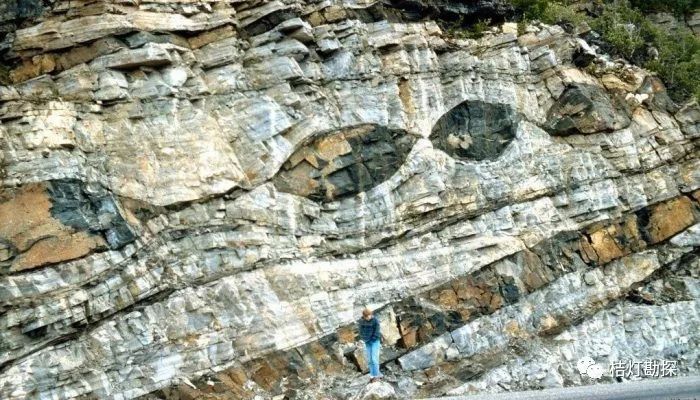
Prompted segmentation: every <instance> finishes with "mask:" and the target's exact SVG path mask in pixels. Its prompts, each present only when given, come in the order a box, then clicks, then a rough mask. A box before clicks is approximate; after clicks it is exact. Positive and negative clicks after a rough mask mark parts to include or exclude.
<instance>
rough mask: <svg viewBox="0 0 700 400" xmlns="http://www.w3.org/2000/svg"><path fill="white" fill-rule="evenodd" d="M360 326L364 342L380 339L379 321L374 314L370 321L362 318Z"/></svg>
mask: <svg viewBox="0 0 700 400" xmlns="http://www.w3.org/2000/svg"><path fill="white" fill-rule="evenodd" d="M358 327H359V330H360V338H361V339H362V341H363V342H365V343H369V342H374V341H375V340H379V321H377V317H375V316H372V318H371V319H370V320H369V321H367V320H366V319H364V318H360V321H359V322H358Z"/></svg>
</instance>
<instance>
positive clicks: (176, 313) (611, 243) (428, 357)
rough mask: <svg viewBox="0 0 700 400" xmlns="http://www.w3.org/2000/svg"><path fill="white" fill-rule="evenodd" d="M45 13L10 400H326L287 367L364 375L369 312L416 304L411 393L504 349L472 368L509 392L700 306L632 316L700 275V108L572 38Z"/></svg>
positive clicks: (7, 374) (17, 50)
mask: <svg viewBox="0 0 700 400" xmlns="http://www.w3.org/2000/svg"><path fill="white" fill-rule="evenodd" d="M13 4H14V3H13ZM37 4H38V3H37ZM42 4H50V5H48V6H47V7H46V8H45V9H44V8H43V6H40V5H37V8H34V9H31V10H29V11H27V9H26V8H25V9H22V8H12V7H11V6H10V7H7V6H6V8H5V9H3V8H0V15H2V18H0V20H2V21H5V22H7V25H8V26H12V27H13V29H12V30H11V31H10V32H8V33H7V34H5V36H4V40H3V42H2V44H0V49H5V58H6V59H7V60H8V63H9V64H8V65H11V68H10V70H9V71H8V79H10V80H11V82H8V84H7V85H5V86H0V148H1V149H2V153H0V154H2V158H0V161H1V163H0V178H1V182H2V193H0V260H1V261H0V271H1V274H2V276H0V338H1V340H0V397H2V398H8V399H20V398H42V397H53V398H76V397H80V396H88V397H90V396H91V397H97V398H106V397H113V398H135V397H139V396H144V395H148V394H149V393H151V392H155V391H158V395H159V396H164V397H169V396H173V397H177V396H186V395H187V393H189V392H188V391H192V392H193V393H200V394H202V393H205V392H211V391H216V392H218V394H217V395H221V396H226V395H228V396H231V397H230V398H241V397H246V396H252V395H253V394H254V393H256V392H257V393H260V391H261V390H262V391H264V393H267V394H270V395H272V394H279V393H282V392H285V391H287V392H288V391H289V390H292V389H294V390H301V392H299V393H304V390H306V389H305V388H308V387H309V384H308V383H304V381H303V380H301V381H298V382H297V385H296V387H295V388H290V387H285V386H284V385H281V384H280V382H282V378H283V377H285V376H319V375H320V374H324V375H330V376H332V375H333V374H336V375H338V376H342V375H344V374H347V373H348V371H353V370H355V369H356V367H359V368H360V369H361V368H363V365H362V363H363V361H362V360H361V357H362V356H361V352H360V351H357V350H358V349H357V348H356V346H354V344H353V342H354V340H355V337H354V335H355V333H354V332H353V331H352V329H351V327H352V322H353V321H354V320H355V318H356V317H357V315H358V311H359V309H360V308H361V307H364V306H365V305H370V306H372V307H383V306H387V308H386V309H387V310H389V309H391V310H392V313H393V314H391V315H392V317H389V318H388V319H387V318H385V319H384V322H383V323H384V324H385V325H386V324H388V325H387V329H386V331H387V334H386V335H385V339H386V340H385V341H386V342H387V343H386V344H387V351H385V355H384V357H385V361H387V362H389V363H392V364H393V363H394V360H398V364H396V365H394V368H398V371H400V372H399V373H400V374H404V375H406V376H415V374H416V373H419V374H420V373H422V372H420V371H421V370H425V369H428V370H429V369H430V368H431V367H433V366H436V365H442V366H444V369H445V371H448V372H449V370H450V369H451V370H453V371H456V372H455V373H454V374H453V375H451V376H452V378H451V379H452V380H449V382H448V383H447V384H444V385H438V384H435V385H427V386H426V387H425V388H423V389H421V390H422V391H423V394H440V393H443V392H445V391H447V390H451V389H454V388H456V387H459V386H460V385H459V383H464V384H466V385H468V384H469V383H468V382H460V379H463V378H464V377H465V376H467V374H465V373H464V371H463V368H464V366H463V365H461V364H460V363H462V362H465V359H466V362H471V361H473V358H474V357H475V356H476V357H477V358H478V356H480V355H481V356H482V357H486V358H492V359H493V360H499V362H500V363H501V364H502V365H504V366H505V367H500V366H499V365H487V364H485V365H483V366H482V368H481V369H480V370H479V371H472V372H473V373H477V372H478V373H480V374H485V375H484V378H483V382H493V381H488V380H487V379H489V377H490V376H496V377H498V376H500V375H498V374H500V373H501V372H499V371H502V370H503V368H506V367H508V368H510V371H515V369H514V367H510V366H511V365H513V363H515V362H517V360H516V359H514V358H513V357H512V355H511V353H510V352H509V351H510V350H511V349H512V348H514V346H515V347H517V346H520V345H521V344H522V343H530V344H532V346H534V347H535V348H546V349H552V348H554V347H552V345H551V344H550V343H543V340H544V341H546V340H549V338H550V337H552V336H553V335H563V334H564V333H561V332H568V333H569V335H570V336H569V337H572V338H574V339H580V340H581V341H582V342H585V341H586V340H589V339H587V338H585V337H584V335H582V334H581V330H582V329H585V326H586V324H595V323H596V322H595V321H598V320H600V319H601V318H606V317H605V316H604V315H606V314H605V313H608V312H613V311H612V310H616V309H619V310H620V311H619V312H620V313H622V315H623V317H620V318H622V319H624V315H627V313H629V315H631V316H635V315H636V316H637V317H636V321H643V320H645V319H646V318H647V317H646V316H645V315H647V312H645V311H635V310H637V309H639V310H644V309H645V307H649V309H652V307H653V310H652V311H649V312H648V313H649V314H650V315H661V314H663V313H664V312H672V311H673V310H675V309H676V308H674V307H682V306H683V305H684V304H686V305H688V306H689V307H691V308H692V307H696V306H693V304H695V303H693V302H696V300H697V298H698V297H697V295H698V293H697V291H693V290H690V289H689V290H688V291H687V294H686V296H687V297H688V296H689V297H688V298H678V299H676V298H675V297H674V296H671V300H672V301H670V302H668V304H667V305H663V306H661V307H660V308H658V310H657V307H658V306H656V305H635V306H634V308H633V309H632V310H631V311H628V309H627V308H625V307H620V306H619V302H626V301H629V300H628V298H629V293H630V292H633V291H635V290H637V289H638V288H639V287H644V285H650V284H651V283H649V282H651V281H653V280H654V279H656V278H655V277H656V276H657V275H658V274H662V273H663V272H664V271H666V270H673V268H681V269H682V268H687V269H688V270H689V271H691V272H693V271H697V266H698V264H697V262H694V261H693V260H694V258H693V257H695V255H696V254H697V249H698V247H699V246H700V245H699V244H698V240H700V239H699V235H700V229H698V224H699V223H700V215H699V205H698V201H699V199H700V192H698V190H699V189H700V159H699V157H698V155H699V152H698V137H700V108H699V107H698V105H697V103H690V104H685V105H676V104H673V103H672V102H671V101H670V99H669V98H668V96H667V95H666V94H665V91H664V88H663V85H662V84H661V83H660V81H659V80H658V79H657V78H655V77H653V76H651V75H649V74H648V73H647V72H645V71H644V70H641V69H639V68H636V67H633V66H630V65H628V64H625V63H624V62H621V61H611V60H610V59H609V58H607V57H606V56H604V55H599V54H596V53H595V50H593V49H591V48H590V47H589V46H588V45H587V44H586V43H585V42H584V41H583V40H582V39H580V38H578V37H575V36H572V35H570V34H567V33H566V32H564V30H563V29H562V28H560V27H555V26H531V27H529V28H528V29H527V32H526V33H525V34H522V35H519V36H518V34H517V30H516V29H515V28H514V26H512V25H511V24H505V25H503V26H502V27H500V28H498V30H497V31H496V30H494V31H493V32H491V33H489V34H487V35H486V36H485V37H484V38H482V39H479V40H460V39H454V38H451V37H450V36H449V35H447V34H446V33H444V32H443V31H442V30H441V29H440V28H439V26H438V25H437V24H436V23H435V22H433V21H419V22H415V21H412V20H411V19H412V17H411V16H406V15H404V13H406V12H407V11H406V10H401V9H397V8H392V7H391V6H389V5H381V4H377V3H373V2H364V1H329V2H320V3H315V2H301V1H271V2H246V1H231V2H218V1H198V2H195V1H184V0H182V1H174V0H173V1H165V0H158V1H156V0H149V1H141V2H138V4H134V2H132V1H126V0H125V1H97V0H95V1H88V0H85V1H71V2H68V1H56V2H52V3H46V2H45V3H42ZM30 11H31V12H30ZM582 53H585V54H586V55H587V56H586V57H584V58H585V59H586V60H587V67H586V68H584V67H583V66H578V67H577V66H575V65H574V59H576V60H577V61H576V62H577V64H579V65H580V57H581V54H582ZM545 248H551V249H554V248H556V249H557V250H556V251H555V250H551V251H550V250H547V251H545V250H544V249H545ZM564 258H568V259H570V260H572V261H567V263H569V264H568V267H561V268H562V269H560V270H559V269H558V268H560V267H559V266H561V265H563V264H562V263H563V261H561V260H563V259H564ZM684 266H686V267H684ZM491 271H496V272H491ZM528 271H529V272H530V273H528ZM539 273H541V275H539V276H538V274H539ZM479 274H482V275H479ZM486 274H496V275H497V276H499V278H498V279H499V281H498V282H496V283H494V282H493V280H492V279H490V278H484V276H486ZM480 276H481V277H482V278H480ZM690 276H691V278H689V279H691V280H690V281H689V282H690V283H688V285H689V286H688V287H691V288H692V287H693V283H692V282H696V281H697V274H695V275H693V274H692V273H691V274H690ZM480 279H481V280H480ZM669 279H670V278H669ZM673 279H677V278H673ZM692 279H695V281H693V280H692ZM475 281H476V283H475ZM662 281H663V279H662ZM499 282H500V283H499ZM477 283H478V284H477ZM448 288H450V289H448ZM450 290H452V292H450ZM644 293H646V292H644ZM676 300H677V301H676ZM674 301H675V302H674ZM650 302H651V303H653V302H654V301H650ZM414 303H417V304H420V307H418V308H416V307H414V306H413V305H412V304H414ZM676 303H677V304H676ZM615 307H617V308H615ZM572 313H573V315H575V316H576V317H575V318H573V317H572ZM426 315H431V316H436V317H435V318H434V320H432V321H433V322H430V323H427V324H425V323H424V322H425V321H421V323H418V320H420V319H421V318H422V317H424V316H426ZM445 315H447V316H448V317H449V318H447V320H448V323H444V322H440V323H438V322H439V321H444V320H445ZM514 316H518V320H517V321H516V322H512V321H510V322H509V321H507V319H508V318H514ZM567 316H568V317H567ZM674 317H675V318H676V319H678V320H679V327H674V328H669V329H668V331H667V333H664V335H667V337H668V338H669V339H668V341H669V342H671V341H672V340H674V339H677V338H678V337H680V335H681V334H683V335H686V336H688V337H689V340H691V341H694V342H691V343H697V339H698V338H697V337H696V336H695V335H696V334H695V333H693V332H686V331H684V330H682V328H680V326H681V325H683V324H696V323H697V315H696V313H695V314H688V315H684V314H682V313H676V314H674ZM528 318H530V319H528ZM648 318H651V317H648ZM392 322H395V323H393V324H392ZM636 323H638V324H642V322H636ZM640 326H642V325H640ZM674 329H675V330H674ZM674 332H675V333H674ZM513 337H514V338H516V339H517V340H515V341H514V339H513ZM479 338H482V339H483V342H484V343H491V342H493V343H491V344H489V345H488V346H487V347H488V348H486V347H484V348H481V347H479V348H478V349H476V348H473V345H471V344H470V343H471V342H472V341H475V342H474V343H481V342H479V340H478V339H479ZM590 340H593V339H590ZM620 343H621V342H615V343H614V344H613V345H611V346H613V347H615V346H628V345H629V343H627V344H620ZM635 343H637V344H636V345H639V346H641V347H639V348H642V349H643V348H645V347H644V346H645V344H643V343H639V342H638V341H637V342H635ZM470 346H472V347H470ZM650 346H651V345H649V346H647V347H648V349H651V348H652V347H650ZM389 348H393V349H391V350H389ZM455 351H456V352H455ZM559 351H562V352H564V350H559ZM618 351H621V350H618ZM689 351H691V352H694V353H692V354H695V353H697V346H689ZM642 353H644V354H652V355H653V354H654V351H652V350H644V351H641V350H640V353H639V354H642ZM294 354H297V356H294ZM615 354H617V353H615ZM290 357H298V358H300V359H303V360H304V361H303V362H301V361H299V362H296V361H295V363H290V362H289V360H290ZM533 357H534V356H533ZM695 357H696V355H695ZM535 358H536V357H535ZM470 360H471V361H470ZM696 360H697V359H696ZM531 362H532V363H536V362H538V361H537V360H536V359H535V361H531ZM683 362H684V361H683V360H681V363H683ZM509 363H510V364H509ZM290 365H292V366H295V365H299V367H298V368H296V367H290ZM314 366H316V367H318V368H314ZM295 368H296V369H295ZM470 368H473V367H470ZM684 368H686V369H685V370H684V372H685V373H697V368H698V366H697V361H695V362H694V363H687V364H685V367H684ZM414 370H415V371H419V372H412V371H414ZM460 371H461V372H460ZM489 374H491V375H489ZM205 375H206V376H213V375H216V376H217V377H218V378H217V381H216V382H214V385H213V386H212V385H208V384H207V383H206V382H203V381H199V380H197V379H196V378H197V377H201V376H205ZM448 375H449V374H448ZM519 379H521V378H519V375H518V373H517V372H513V373H512V376H511V380H512V381H518V380H519ZM205 380H206V379H205ZM192 382H194V383H192ZM443 382H445V381H443ZM554 382H555V384H556V383H557V382H560V383H561V384H563V382H564V381H563V380H555V381H554ZM573 383H574V384H577V383H580V381H579V382H573ZM190 385H192V386H193V387H194V388H193V387H191V386H190ZM475 385H476V386H474V387H477V388H482V389H486V388H487V384H483V385H482V386H479V385H477V384H476V383H475ZM210 386H211V387H210ZM515 387H519V386H518V385H515ZM227 393H228V394H227ZM190 394H191V393H190ZM299 396H302V394H299Z"/></svg>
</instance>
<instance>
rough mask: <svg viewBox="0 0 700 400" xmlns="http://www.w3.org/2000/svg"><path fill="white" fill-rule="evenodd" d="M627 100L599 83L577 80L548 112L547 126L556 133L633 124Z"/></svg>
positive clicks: (564, 133) (606, 130) (593, 131)
mask: <svg viewBox="0 0 700 400" xmlns="http://www.w3.org/2000/svg"><path fill="white" fill-rule="evenodd" d="M630 122H631V121H630V118H629V112H628V110H627V106H626V104H625V102H624V100H622V99H619V98H617V97H615V96H612V97H611V96H609V95H608V94H607V93H606V92H605V90H603V89H602V88H601V87H599V86H593V85H586V84H577V85H575V86H572V87H569V88H567V89H566V90H565V91H564V93H562V95H561V96H559V99H557V101H556V103H554V105H553V106H552V107H551V108H550V109H549V112H548V113H547V122H546V123H545V126H544V128H545V129H546V130H547V131H549V133H550V134H552V135H555V136H566V135H575V134H589V133H597V132H612V131H615V130H618V129H623V128H626V127H627V126H629V124H630Z"/></svg>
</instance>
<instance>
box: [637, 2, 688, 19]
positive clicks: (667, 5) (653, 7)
mask: <svg viewBox="0 0 700 400" xmlns="http://www.w3.org/2000/svg"><path fill="white" fill-rule="evenodd" d="M632 6H633V7H634V8H636V9H638V10H642V11H645V12H659V11H665V12H671V13H674V14H676V15H678V16H681V15H684V14H687V13H689V12H690V11H692V10H694V9H697V8H700V0H632Z"/></svg>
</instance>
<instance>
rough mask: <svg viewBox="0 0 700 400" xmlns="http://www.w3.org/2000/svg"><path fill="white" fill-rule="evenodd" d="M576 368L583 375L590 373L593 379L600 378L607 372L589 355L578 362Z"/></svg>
mask: <svg viewBox="0 0 700 400" xmlns="http://www.w3.org/2000/svg"><path fill="white" fill-rule="evenodd" d="M576 369H578V372H579V373H580V374H581V375H588V376H589V377H590V378H591V379H600V377H601V376H603V373H604V372H605V369H604V368H603V367H601V366H600V365H598V364H596V363H595V361H594V360H593V359H592V358H591V357H588V356H585V357H582V358H581V359H579V360H578V362H577V363H576Z"/></svg>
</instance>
